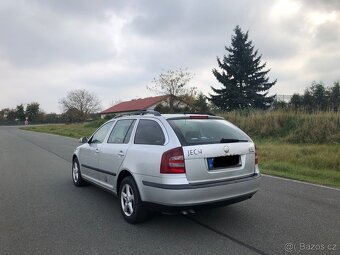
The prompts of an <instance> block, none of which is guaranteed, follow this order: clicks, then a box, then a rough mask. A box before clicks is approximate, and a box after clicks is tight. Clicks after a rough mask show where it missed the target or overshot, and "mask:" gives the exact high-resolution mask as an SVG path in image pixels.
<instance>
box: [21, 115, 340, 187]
mask: <svg viewBox="0 0 340 255" xmlns="http://www.w3.org/2000/svg"><path fill="white" fill-rule="evenodd" d="M221 115H222V116H223V117H225V118H226V119H228V120H229V121H231V122H233V123H234V124H236V125H237V126H239V127H241V128H242V129H243V130H245V131H246V132H247V133H248V134H249V135H250V136H251V137H252V138H253V139H254V141H255V143H256V145H257V147H258V151H259V158H260V168H261V170H262V172H263V173H266V174H270V175H276V176H281V177H286V178H291V179H296V180H301V181H307V182H311V183H317V184H322V185H327V186H333V187H340V113H317V114H295V113H285V112H269V113H258V112H256V113H252V114H250V115H240V114H236V113H227V114H221ZM100 124H102V121H97V122H93V123H89V124H70V125H43V126H30V127H24V128H23V129H25V130H31V131H37V132H45V133H50V134H57V135H63V136H69V137H73V138H80V137H82V136H87V137H89V136H90V135H91V134H92V133H93V132H94V131H95V130H96V128H97V127H98V126H100Z"/></svg>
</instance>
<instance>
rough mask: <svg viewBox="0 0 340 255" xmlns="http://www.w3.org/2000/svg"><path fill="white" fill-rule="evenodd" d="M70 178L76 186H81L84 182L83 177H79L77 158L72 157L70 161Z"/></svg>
mask: <svg viewBox="0 0 340 255" xmlns="http://www.w3.org/2000/svg"><path fill="white" fill-rule="evenodd" d="M72 180H73V184H74V185H76V186H77V187H80V186H83V185H84V184H85V181H84V179H83V178H82V177H81V172H80V166H79V161H78V159H77V158H74V159H73V162H72Z"/></svg>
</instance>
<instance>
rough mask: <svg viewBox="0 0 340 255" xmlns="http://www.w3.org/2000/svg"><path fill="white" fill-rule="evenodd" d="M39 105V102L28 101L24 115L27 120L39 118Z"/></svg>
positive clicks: (32, 120)
mask: <svg viewBox="0 0 340 255" xmlns="http://www.w3.org/2000/svg"><path fill="white" fill-rule="evenodd" d="M39 112H40V105H39V103H35V102H34V103H30V104H28V105H27V106H26V116H27V117H28V121H30V122H34V121H37V120H38V119H39Z"/></svg>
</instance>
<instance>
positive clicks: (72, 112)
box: [61, 108, 84, 123]
mask: <svg viewBox="0 0 340 255" xmlns="http://www.w3.org/2000/svg"><path fill="white" fill-rule="evenodd" d="M61 118H62V120H63V121H65V122H66V123H72V122H81V121H83V120H84V114H83V113H82V112H80V111H79V110H78V109H76V108H71V109H68V110H67V111H66V112H65V113H63V114H62V117H61Z"/></svg>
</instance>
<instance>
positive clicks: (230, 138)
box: [168, 119, 250, 145]
mask: <svg viewBox="0 0 340 255" xmlns="http://www.w3.org/2000/svg"><path fill="white" fill-rule="evenodd" d="M168 122H169V123H170V125H171V127H172V128H173V130H174V131H175V133H176V135H177V137H178V138H179V140H180V142H181V144H182V145H197V144H211V143H229V142H248V141H249V140H250V139H249V137H248V136H247V135H246V134H245V133H244V132H242V131H241V130H240V129H238V128H237V127H235V126H233V125H232V124H230V123H228V122H227V121H225V120H220V119H173V120H171V119H170V120H168Z"/></svg>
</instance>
